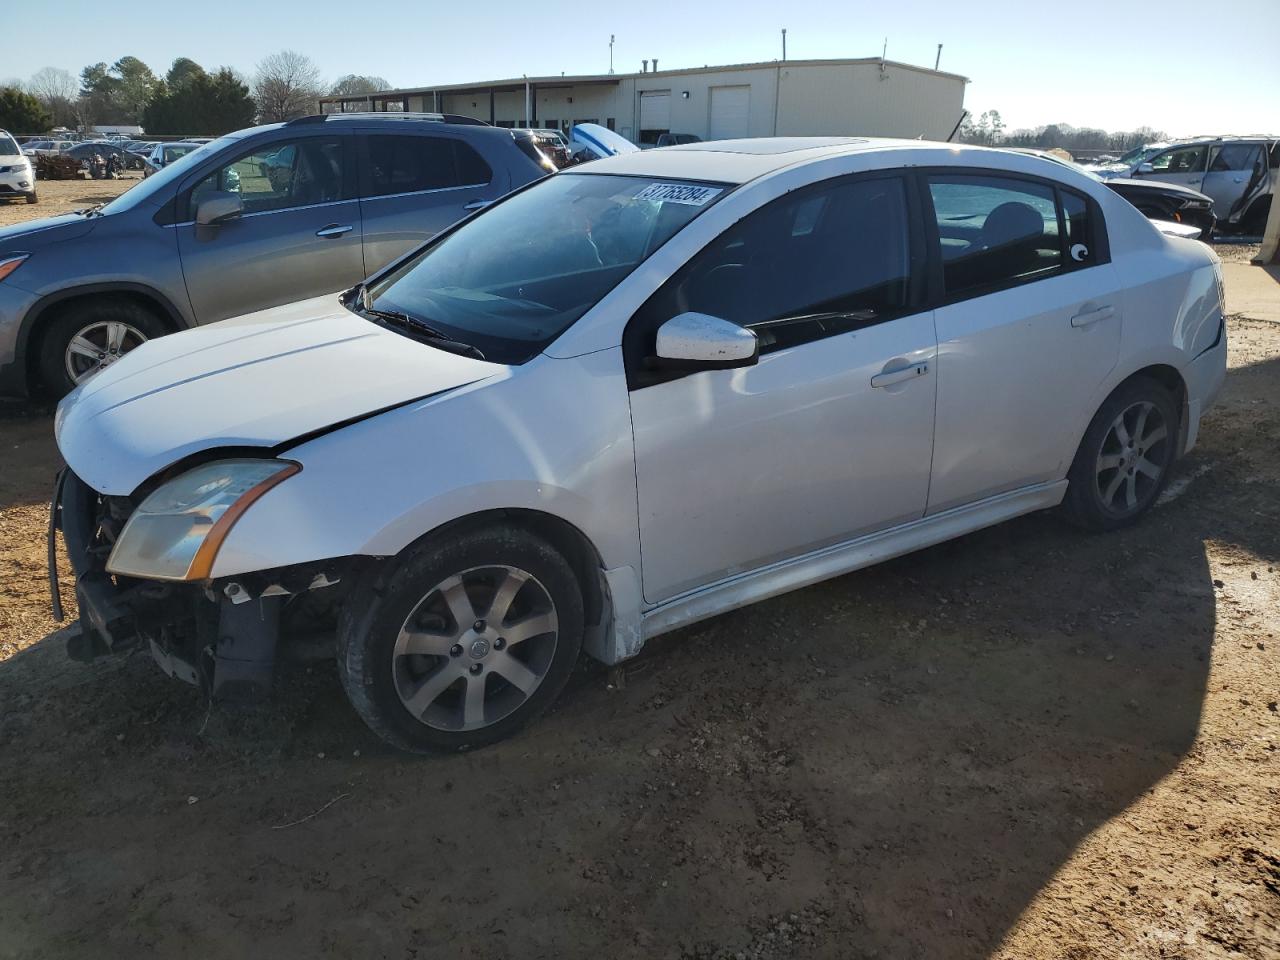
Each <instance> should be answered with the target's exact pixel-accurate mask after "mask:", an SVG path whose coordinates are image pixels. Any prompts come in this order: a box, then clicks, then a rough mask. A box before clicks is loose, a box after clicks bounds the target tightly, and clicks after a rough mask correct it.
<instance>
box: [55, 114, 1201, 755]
mask: <svg viewBox="0 0 1280 960" xmlns="http://www.w3.org/2000/svg"><path fill="white" fill-rule="evenodd" d="M1226 350H1227V344H1226V331H1225V326H1224V320H1223V303H1222V277H1221V272H1220V264H1219V261H1218V259H1217V257H1215V256H1214V254H1213V253H1212V251H1211V250H1209V249H1208V248H1207V247H1206V246H1204V245H1203V244H1201V243H1197V242H1194V241H1186V240H1179V239H1174V238H1169V237H1165V236H1162V235H1161V234H1160V233H1159V232H1158V231H1157V230H1156V229H1155V228H1154V227H1153V226H1152V225H1151V223H1150V222H1148V221H1147V220H1146V218H1144V217H1143V216H1142V215H1141V214H1140V213H1139V212H1138V211H1137V210H1135V209H1134V208H1133V207H1132V206H1130V205H1129V204H1128V203H1126V202H1125V201H1124V200H1122V199H1121V198H1119V197H1118V196H1116V195H1115V194H1114V193H1112V192H1111V191H1110V190H1108V189H1107V188H1106V187H1105V186H1103V185H1102V184H1101V183H1098V182H1096V181H1094V180H1092V179H1090V178H1089V177H1087V176H1085V175H1084V174H1081V173H1079V172H1078V171H1074V170H1071V169H1069V168H1067V167H1064V166H1062V165H1061V164H1058V163H1053V162H1050V161H1048V160H1043V159H1040V158H1037V157H1030V156H1022V155H1018V154H1013V153H1008V152H1005V151H993V150H985V149H982V148H975V147H958V146H955V145H951V144H930V143H920V142H916V141H901V142H900V141H875V140H856V139H760V140H743V141H720V142H716V143H706V144H694V145H690V146H682V147H674V148H671V149H664V150H655V151H651V152H644V153H641V152H639V151H634V152H631V153H628V154H626V155H624V156H615V157H610V158H606V159H600V160H597V161H595V162H592V163H590V164H586V165H584V166H582V167H579V168H575V169H572V170H568V171H563V172H561V173H558V174H556V175H555V176H552V177H548V178H546V179H545V180H542V181H539V182H537V183H535V184H533V185H531V186H529V187H526V188H524V189H521V190H519V191H517V192H515V193H514V194H511V195H509V196H507V197H506V198H504V199H502V200H500V201H498V202H497V203H494V204H493V205H491V206H489V207H487V208H486V209H485V210H484V211H483V212H480V213H478V214H477V215H475V216H473V217H471V218H469V219H467V220H464V221H462V222H461V223H460V224H458V225H455V226H453V227H451V228H449V229H447V230H445V231H444V232H442V233H441V234H439V235H437V236H436V237H434V238H433V239H432V240H431V241H429V242H428V243H427V244H426V245H425V246H423V247H422V248H421V249H419V250H417V251H415V252H413V253H411V254H409V255H408V256H406V257H405V258H403V259H402V260H400V261H398V262H396V263H395V264H393V265H392V266H390V267H388V268H387V269H386V270H384V271H382V272H381V273H379V274H377V275H375V276H374V277H372V278H371V279H370V280H368V281H367V282H366V283H363V284H360V285H359V286H357V287H355V288H353V289H351V290H349V291H347V292H346V293H345V294H343V295H342V296H341V297H340V298H339V297H338V296H329V297H321V298H317V299H312V300H306V301H302V302H298V303H294V304H291V305H288V306H283V307H279V308H274V309H270V310H265V311H262V312H260V313H255V314H250V315H248V316H244V317H240V318H238V319H233V320H227V321H225V322H222V323H216V324H211V325H209V326H205V327H201V328H198V329H195V330H191V331H188V332H185V333H180V334H176V335H174V336H169V337H165V338H163V339H159V340H153V341H150V342H148V343H146V344H144V345H143V346H141V347H139V348H138V349H136V350H134V351H133V352H131V353H129V354H128V355H126V356H125V357H123V358H122V359H121V360H120V361H119V362H118V363H115V364H113V365H112V366H110V367H109V368H107V369H105V370H104V371H103V372H101V373H99V374H98V375H97V376H95V377H93V378H91V379H89V380H88V381H86V382H85V383H83V384H82V385H81V386H79V387H78V388H77V389H76V390H75V391H73V392H72V393H71V394H70V395H69V396H67V397H66V399H64V400H63V402H62V404H61V405H60V407H59V409H58V414H57V419H56V433H57V441H58V446H59V448H60V450H61V452H62V454H63V456H64V457H65V459H66V462H67V464H68V468H67V470H66V471H64V473H63V474H62V476H61V478H60V482H59V488H58V493H57V494H56V501H55V505H56V507H57V510H56V514H55V516H56V520H57V525H58V526H59V527H60V528H61V529H62V531H63V533H64V536H65V538H66V542H67V548H68V553H69V555H70V558H71V562H72V564H73V566H74V567H75V571H76V580H77V595H78V598H79V601H80V611H81V618H82V619H81V630H80V631H79V632H78V633H76V634H74V635H73V638H72V641H71V650H72V653H73V654H74V655H77V656H80V657H89V656H92V655H94V654H97V653H105V652H107V651H109V650H121V649H128V648H130V647H132V646H135V645H137V644H139V643H141V644H144V645H146V646H149V647H150V649H151V652H152V654H153V656H154V657H155V658H156V660H157V661H158V662H159V663H160V664H161V666H162V667H163V668H164V669H165V670H166V671H168V672H169V673H171V674H173V675H174V676H178V677H181V678H183V679H186V680H188V681H190V682H192V683H196V684H199V685H201V686H202V687H203V688H204V689H205V690H206V691H208V692H209V693H210V694H211V695H213V696H214V697H222V696H227V695H229V694H230V693H231V692H233V691H237V690H243V691H259V692H260V691H264V690H266V689H267V688H269V685H270V680H271V673H272V665H273V663H274V661H275V657H276V648H277V640H278V637H279V636H280V634H281V631H282V626H281V625H282V624H284V625H285V628H286V629H284V635H285V636H286V638H287V637H288V635H289V632H290V631H289V630H288V629H287V627H288V625H289V624H290V622H291V618H292V617H293V616H294V615H295V613H296V612H298V611H300V610H301V609H303V608H304V607H303V605H302V604H301V603H299V598H302V597H304V596H305V597H307V598H308V599H309V602H310V601H323V600H324V599H326V598H328V600H329V602H330V606H331V608H332V609H333V611H334V615H335V617H336V621H337V661H338V670H339V674H340V676H341V679H342V683H343V685H344V687H345V689H346V691H347V694H348V696H349V698H350V700H351V702H352V704H353V705H354V707H355V709H356V710H357V711H358V713H359V714H360V716H361V717H362V718H363V719H364V720H365V721H366V722H367V723H368V724H369V726H370V727H371V728H372V729H373V730H374V731H375V732H376V733H377V734H378V735H379V736H381V737H383V738H384V739H385V740H387V741H388V742H389V743H392V744H395V745H396V746H398V747H402V748H404V749H408V750H422V749H427V748H436V749H451V750H456V749H465V748H468V747H475V746H479V745H482V744H485V743H489V742H492V741H494V740H497V739H499V738H502V737H505V736H507V735H509V734H511V733H513V732H514V731H515V730H516V729H517V728H519V727H520V726H521V725H522V724H524V723H526V722H528V721H529V720H530V719H532V718H533V717H535V716H537V715H538V714H539V713H540V712H541V711H543V710H544V709H546V707H547V706H548V705H549V704H550V703H551V702H552V700H553V699H554V698H555V697H556V695H557V694H558V693H559V692H560V690H561V688H562V687H563V685H564V683H565V681H566V680H567V678H568V676H569V672H570V670H571V668H572V667H573V664H574V662H575V660H576V659H577V657H578V655H579V652H580V651H586V652H587V653H588V654H590V655H591V656H593V657H595V658H597V659H599V660H601V661H603V662H605V663H608V664H613V663H617V662H619V661H622V660H625V659H627V658H628V657H631V656H634V655H635V654H636V653H637V652H638V651H639V650H640V648H641V647H642V646H643V645H644V643H645V641H646V640H648V639H650V638H651V637H654V636H656V635H658V634H661V633H664V632H667V631H670V630H674V629H677V628H679V627H683V626H685V625H688V624H690V623H694V622H696V621H698V620H702V619H704V618H707V617H711V616H714V615H716V614H718V613H722V612H724V611H726V610H731V609H733V608H735V607H739V606H742V605H744V604H747V603H751V602H754V601H756V600H761V599H764V598H766V597H770V596H774V595H776V594H778V593H782V592H784V591H787V590H792V589H795V588H798V587H803V586H805V585H807V584H811V583H814V582H816V581H819V580H823V579H826V578H828V577H833V576H837V575H839V574H842V573H846V572H848V571H850V570H855V569H858V568H860V567H864V566H867V565H869V564H873V563H876V562H878V561H880V560H884V559H886V558H889V557H893V556H897V555H899V554H903V553H907V552H909V551H912V550H917V549H920V548H922V547H926V546H929V545H931V544H936V543H939V542H941V541H944V540H948V539H950V538H953V537H957V536H960V535H962V534H965V533H968V532H970V531H973V530H977V529H979V528H981V527H985V526H988V525H990V524H994V523H998V522H1000V521H1002V520H1006V519H1009V518H1011V517H1016V516H1018V515H1020V514H1025V513H1028V512H1031V511H1036V510H1044V509H1048V508H1051V507H1057V506H1060V505H1061V506H1062V507H1063V508H1064V510H1065V512H1066V514H1067V516H1069V517H1070V518H1071V519H1073V520H1074V521H1076V522H1077V523H1079V524H1081V525H1083V526H1085V527H1088V528H1090V529H1093V530H1113V529H1115V528H1118V527H1122V526H1124V525H1125V524H1129V523H1132V522H1134V521H1135V520H1137V519H1138V518H1139V517H1140V516H1141V515H1142V514H1143V512H1144V511H1146V510H1147V509H1149V508H1150V507H1151V505H1152V504H1153V503H1154V501H1155V499H1156V497H1157V496H1158V495H1159V493H1160V491H1161V489H1162V488H1163V486H1164V484H1165V483H1166V481H1167V480H1168V478H1169V475H1170V472H1171V471H1172V470H1173V469H1174V464H1175V461H1176V460H1177V458H1178V457H1179V456H1180V455H1182V454H1183V453H1185V452H1186V451H1187V450H1189V449H1191V447H1193V446H1194V445H1195V443H1196V438H1197V435H1198V433H1199V429H1200V422H1201V416H1202V414H1203V413H1204V411H1205V409H1206V408H1207V407H1208V405H1209V404H1210V403H1211V401H1212V400H1213V398H1214V396H1215V394H1216V393H1217V391H1218V389H1219V386H1220V385H1221V383H1222V381H1223V377H1224V373H1225V363H1226ZM52 535H53V534H52V533H51V537H52ZM51 555H52V550H51ZM54 583H55V584H56V577H55V578H54ZM55 596H56V595H55Z"/></svg>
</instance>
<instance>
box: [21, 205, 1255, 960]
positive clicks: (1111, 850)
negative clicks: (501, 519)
mask: <svg viewBox="0 0 1280 960" xmlns="http://www.w3.org/2000/svg"><path fill="white" fill-rule="evenodd" d="M79 189H80V191H81V193H80V194H77V193H76V190H75V189H72V188H67V190H66V194H67V197H68V199H67V201H66V202H67V204H68V205H69V206H73V207H74V206H75V205H78V204H83V203H85V202H86V201H87V200H88V198H89V195H90V194H91V193H94V192H96V191H99V190H101V189H103V187H101V186H100V185H97V184H90V185H81V186H80V188H79ZM54 193H55V191H54V190H49V191H47V192H46V196H47V197H49V198H50V200H52V196H53V194H54ZM73 195H76V196H73ZM27 210H30V211H32V212H35V211H36V210H37V208H23V212H26V211H27ZM10 212H12V208H11V209H10V210H5V209H4V208H0V214H4V215H8V214H9V213H10ZM39 212H45V211H44V210H43V209H41V210H40V211H39ZM1234 253H1237V254H1240V255H1241V256H1242V257H1243V256H1247V252H1246V251H1234ZM1276 319H1277V320H1278V321H1280V315H1278V316H1277V317H1276ZM1230 336H1231V351H1230V366H1231V370H1230V373H1229V376H1228V379H1227V383H1226V387H1225V390H1224V394H1223V396H1222V398H1221V399H1220V401H1219V404H1218V406H1217V407H1216V408H1215V409H1214V411H1213V412H1212V414H1211V415H1210V416H1209V417H1208V418H1207V420H1206V421H1205V423H1204V427H1203V431H1202V434H1201V445H1200V447H1199V449H1197V450H1196V451H1195V452H1194V453H1193V454H1192V455H1191V456H1190V457H1189V458H1188V459H1187V460H1186V461H1184V462H1183V464H1182V465H1181V467H1180V470H1179V475H1178V477H1177V478H1176V479H1175V481H1174V482H1173V484H1172V485H1171V487H1170V488H1169V490H1168V491H1167V493H1166V495H1165V497H1164V499H1163V501H1162V502H1161V504H1160V505H1159V506H1158V507H1157V508H1156V509H1155V510H1154V511H1153V512H1152V513H1151V514H1150V515H1149V516H1148V517H1147V518H1146V519H1144V521H1143V522H1142V523H1141V524H1139V525H1138V526H1136V527H1135V528H1132V529H1130V530H1127V531H1125V532H1122V533H1119V534H1113V535H1109V536H1088V535H1084V534H1081V533H1079V532H1077V531H1075V530H1073V529H1071V528H1069V527H1067V526H1064V525H1063V524H1061V523H1060V522H1059V521H1058V520H1057V519H1056V518H1055V517H1054V516H1052V515H1041V516H1033V517H1027V518H1023V519H1021V520H1018V521H1015V522H1013V523H1009V524H1005V525H1003V526H1001V527H997V528H994V529H991V530H987V531H984V532H981V533H978V534H974V535H972V536H969V537H965V538H963V539H961V540H958V541H955V542H952V543H949V544H946V545H943V546H940V547H936V548H934V549H931V550H928V551H924V552H922V553H919V554H916V555H914V556H910V557H906V558H902V559H900V560H896V561H893V562H891V563H887V564H884V565H882V566H880V567H877V568H874V569H871V570H867V571H864V572H861V573H857V574H853V575H850V576H846V577H842V578H840V579H838V580H834V581H831V582H828V583H825V584H821V585H819V586H816V587H812V588H810V589H807V590H804V591H800V592H797V593H793V594H790V595H788V596H785V597H782V598H779V599H776V600H773V601H770V602H767V603H763V604H759V605H757V606H754V607H752V608H749V609H746V610H743V611H739V612H736V613H733V614H729V615H726V616H723V617H720V618H718V619H715V620H713V621H710V622H707V623H704V624H701V625H698V626H695V627H693V628H690V629H686V630H684V631H681V632H680V633H678V634H674V635H671V636H669V637H666V638H663V639H662V640H660V641H658V642H656V643H654V644H652V645H651V646H650V647H649V648H648V649H647V650H646V651H645V653H644V655H642V656H641V657H640V658H639V659H638V660H637V661H636V662H634V663H632V664H630V665H629V666H628V667H627V669H626V670H625V672H624V674H623V678H622V679H623V681H624V682H623V683H622V684H621V685H617V684H612V683H610V678H609V676H608V675H607V673H606V672H605V671H604V670H602V669H600V668H598V667H594V666H591V665H589V664H585V663H584V664H583V665H582V667H581V668H580V670H579V671H578V673H577V674H576V675H575V678H574V680H573V682H572V683H571V685H570V688H569V689H568V691H566V694H565V695H564V696H563V697H562V699H561V701H560V704H559V706H558V708H557V709H555V710H554V711H553V712H552V713H551V714H550V715H549V716H547V717H545V718H544V719H543V720H542V721H541V722H539V723H538V724H537V725H536V726H535V727H533V728H532V729H530V730H529V731H528V732H526V733H525V734H523V735H521V736H520V737H518V738H516V739H514V740H512V741H509V742H507V743H504V744H501V745H499V746H496V747H493V748H490V749H487V750H484V751H480V752H478V753H475V754H471V755H463V756H459V757H450V758H426V759H422V758H409V757H404V756H400V755H397V754H394V753H391V752H389V751H388V750H386V749H384V748H382V747H381V746H380V745H379V743H378V742H377V741H375V740H374V739H373V737H372V736H371V735H370V734H369V733H368V732H366V730H365V729H364V728H363V726H361V724H360V723H359V721H358V720H357V719H356V718H355V716H354V714H353V713H352V711H351V710H350V709H349V708H348V706H347V704H346V702H345V700H344V699H343V695H342V692H341V690H340V689H339V685H338V681H337V677H336V675H335V672H334V670H333V669H332V668H331V667H329V666H328V665H323V666H313V667H311V668H303V667H295V668H291V669H289V670H286V671H285V672H284V673H283V675H282V676H281V678H280V682H279V690H278V696H277V698H276V700H275V702H274V703H273V704H272V705H271V706H270V707H268V708H265V709H263V710H261V711H258V712H255V713H247V714H242V713H231V712H227V711H224V710H221V709H214V710H210V709H208V708H207V706H206V705H205V704H204V703H202V702H201V701H200V699H199V697H198V695H197V694H196V692H195V691H194V690H193V689H192V688H189V687H186V686H184V685H182V684H180V683H178V682H176V681H170V680H168V679H166V678H165V677H164V676H163V675H161V674H160V672H159V670H158V669H157V668H156V667H155V666H154V665H153V664H152V663H151V662H150V659H149V658H148V657H146V656H145V655H136V656H134V657H132V658H129V659H125V660H108V661H99V662H98V663H95V664H94V665H92V666H87V665H82V664H78V663H73V662H71V661H69V660H68V659H67V658H66V655H65V652H64V649H63V646H64V645H63V643H62V642H61V638H60V637H59V636H58V635H57V634H56V633H55V632H54V631H55V627H56V624H54V623H53V622H52V621H51V619H50V617H49V613H48V601H47V587H46V584H45V579H44V577H45V573H44V550H45V548H44V530H45V525H46V522H47V506H46V503H47V501H46V498H47V495H48V493H49V487H50V483H51V480H52V476H53V471H54V469H55V466H56V452H55V449H54V447H53V444H52V441H51V437H50V419H49V416H48V411H42V410H40V409H38V408H34V407H31V406H25V405H23V406H19V405H11V406H9V407H7V408H2V407H0V411H4V412H0V958H18V957H21V958H64V957H84V958H94V960H101V958H109V957H122V958H123V957H128V958H134V957H143V956H159V957H172V956H190V957H200V958H222V957H227V958H243V957H273V958H308V960H310V958H318V957H323V958H338V957H361V958H364V957H378V958H383V957H385V958H435V957H477V958H480V957H483V958H505V957H510V958H538V957H545V958H577V957H583V958H596V957H618V958H631V957H635V958H653V957H656V958H680V960H694V958H700V960H703V958H716V960H728V958H739V957H741V958H751V960H781V958H833V960H834V958H840V960H846V958H871V957H878V958H893V960H899V958H908V960H909V958H926V957H928V958H935V957H936V958H945V960H954V958H969V957H975V958H979V957H981V958H988V957H989V958H1000V960H1029V958H1030V960H1047V958H1070V960H1084V958H1108V960H1134V958H1139V960H1155V958H1165V960H1169V958H1184V960H1192V958H1228V957H1230V958H1256V960H1270V958H1276V957H1280V762H1278V759H1277V755H1276V748H1277V744H1278V743H1280V713H1277V703H1276V700H1277V695H1278V694H1280V636H1278V635H1280V605H1278V603H1277V601H1278V600H1280V569H1278V568H1280V496H1278V495H1277V489H1278V487H1277V484H1278V483H1280V323H1277V324H1270V323H1266V322H1259V321H1242V320H1237V321H1233V322H1232V323H1231V325H1230ZM63 569H64V570H65V569H66V566H65V564H64V565H63ZM67 586H68V587H69V584H68V585H67Z"/></svg>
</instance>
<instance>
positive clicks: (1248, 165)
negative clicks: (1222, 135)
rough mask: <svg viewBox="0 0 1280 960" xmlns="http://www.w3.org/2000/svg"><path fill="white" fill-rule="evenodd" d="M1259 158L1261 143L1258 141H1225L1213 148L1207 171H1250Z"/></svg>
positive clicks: (1260, 156)
mask: <svg viewBox="0 0 1280 960" xmlns="http://www.w3.org/2000/svg"><path fill="white" fill-rule="evenodd" d="M1261 159H1262V144H1260V143H1227V144H1223V145H1222V146H1221V147H1216V148H1214V151H1213V159H1212V160H1210V161H1209V172H1210V173H1227V172H1228V171H1231V170H1246V171H1252V170H1253V168H1254V166H1255V165H1256V164H1257V163H1258V162H1259V161H1260V160H1261Z"/></svg>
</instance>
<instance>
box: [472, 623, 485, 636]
mask: <svg viewBox="0 0 1280 960" xmlns="http://www.w3.org/2000/svg"><path fill="white" fill-rule="evenodd" d="M471 629H472V630H474V631H475V632H476V633H484V621H483V620H477V621H476V622H475V623H473V624H472V625H471Z"/></svg>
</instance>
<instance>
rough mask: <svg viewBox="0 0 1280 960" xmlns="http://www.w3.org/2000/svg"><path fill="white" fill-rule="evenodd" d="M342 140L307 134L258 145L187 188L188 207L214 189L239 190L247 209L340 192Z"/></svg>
mask: <svg viewBox="0 0 1280 960" xmlns="http://www.w3.org/2000/svg"><path fill="white" fill-rule="evenodd" d="M343 183H344V177H343V156H342V141H341V140H338V139H332V140H328V139H320V138H309V139H305V140H294V141H289V142H285V143H272V144H268V145H266V146H263V147H259V148H258V149H257V150H255V151H253V152H252V153H249V154H246V155H245V156H242V157H240V158H238V159H236V160H234V161H232V162H231V163H228V164H225V165H224V166H222V167H219V168H218V169H217V170H215V171H214V172H213V173H211V174H209V175H208V176H207V177H205V178H204V179H203V180H201V181H200V182H199V183H198V184H196V186H195V188H194V189H193V190H192V191H191V212H192V215H193V216H194V214H195V209H196V207H197V206H199V204H200V201H201V199H202V198H203V197H205V196H207V195H209V194H210V193H212V192H215V191H225V192H229V193H238V194H240V200H241V202H242V203H243V204H244V212H245V213H265V212H268V211H271V210H284V209H287V208H290V207H306V206H312V205H314V204H318V203H330V202H332V201H334V200H341V199H342V198H343Z"/></svg>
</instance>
